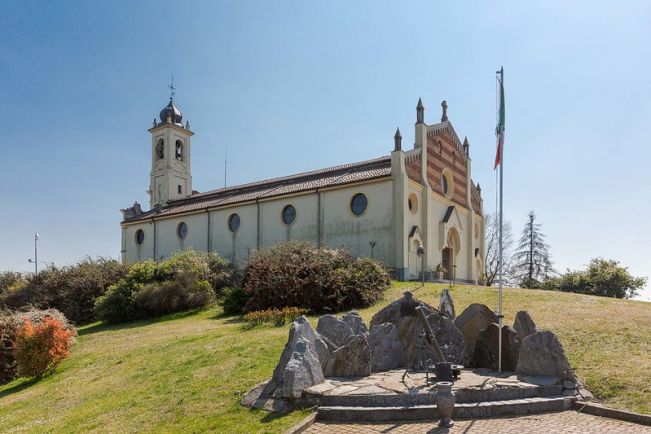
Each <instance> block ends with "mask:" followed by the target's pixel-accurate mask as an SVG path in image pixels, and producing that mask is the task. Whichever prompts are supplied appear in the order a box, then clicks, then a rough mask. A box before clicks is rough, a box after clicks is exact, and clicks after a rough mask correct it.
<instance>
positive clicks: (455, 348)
mask: <svg viewBox="0 0 651 434" xmlns="http://www.w3.org/2000/svg"><path fill="white" fill-rule="evenodd" d="M427 322H428V323H429V325H430V327H432V331H433V332H434V336H435V337H436V341H437V342H438V344H439V347H440V348H441V352H442V353H443V355H444V356H445V360H446V361H447V362H450V363H453V364H455V365H464V366H468V347H467V346H466V342H465V340H464V338H463V334H462V333H461V331H460V330H459V329H458V328H457V326H455V325H454V321H452V319H450V318H449V317H447V316H445V315H443V314H442V313H439V312H433V313H431V314H429V315H427ZM431 355H432V358H431V359H432V360H436V359H435V358H434V357H433V356H434V354H433V350H432V354H431Z"/></svg>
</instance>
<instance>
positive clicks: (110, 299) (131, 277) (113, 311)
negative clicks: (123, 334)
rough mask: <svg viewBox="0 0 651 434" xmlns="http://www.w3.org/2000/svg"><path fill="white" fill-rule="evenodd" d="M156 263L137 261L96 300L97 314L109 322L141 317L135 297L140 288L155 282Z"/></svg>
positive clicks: (97, 316)
mask: <svg viewBox="0 0 651 434" xmlns="http://www.w3.org/2000/svg"><path fill="white" fill-rule="evenodd" d="M155 274H156V263H155V262H154V261H143V262H136V263H135V264H133V265H132V266H131V267H130V268H129V272H128V273H127V274H126V276H124V277H123V278H122V279H120V280H119V281H118V282H117V283H116V284H114V285H112V286H111V287H110V288H109V289H108V291H106V293H105V294H104V295H103V296H101V297H98V298H97V299H96V300H95V316H96V318H98V319H101V320H104V321H107V322H113V323H116V322H123V321H129V320H133V319H137V318H138V317H139V314H138V311H137V309H136V304H135V297H136V294H137V293H138V290H140V289H141V288H143V287H144V286H145V285H147V284H149V283H151V282H154V276H155Z"/></svg>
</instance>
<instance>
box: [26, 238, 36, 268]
mask: <svg viewBox="0 0 651 434" xmlns="http://www.w3.org/2000/svg"><path fill="white" fill-rule="evenodd" d="M27 262H29V263H32V264H34V274H38V233H35V234H34V260H32V259H31V258H30V259H28V260H27Z"/></svg>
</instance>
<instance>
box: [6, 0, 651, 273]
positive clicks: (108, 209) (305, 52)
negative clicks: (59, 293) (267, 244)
mask: <svg viewBox="0 0 651 434" xmlns="http://www.w3.org/2000/svg"><path fill="white" fill-rule="evenodd" d="M489 3H490V4H489ZM650 22H651V3H649V2H648V1H638V2H635V1H630V2H595V1H581V2H579V1H573V2H567V1H547V2H522V1H510V2H499V1H496V2H459V1H437V2H432V1H423V2H408V1H403V2H387V1H355V2H351V1H336V2H334V1H333V2H306V1H299V0H296V1H274V2H267V1H257V2H249V1H237V2H235V1H228V2H212V1H210V2H209V1H206V2H199V1H196V2H179V1H177V2H166V1H156V2H145V1H140V2H128V1H111V2H38V3H37V2H30V1H23V0H21V1H8V2H4V3H3V13H2V16H1V17H0V24H1V28H2V29H3V37H2V39H1V40H0V66H1V67H0V83H1V85H0V101H1V104H0V118H1V119H2V125H3V127H2V145H1V149H2V159H1V161H2V166H1V169H0V194H1V195H2V198H3V201H2V212H0V269H14V270H28V269H31V267H30V266H29V264H28V263H27V258H28V257H30V256H31V255H32V248H33V240H32V237H33V235H32V234H33V233H34V232H35V231H38V232H39V233H40V236H41V239H40V259H42V260H45V261H47V262H55V263H57V264H66V263H70V262H72V261H76V260H77V259H79V258H81V257H83V256H84V255H91V256H95V255H105V256H112V257H118V256H119V251H120V229H119V222H120V217H121V216H120V213H119V211H118V210H119V209H120V208H124V207H126V206H129V205H131V204H132V203H133V201H134V200H138V201H140V202H141V203H147V197H146V194H145V190H146V189H147V186H148V181H149V179H148V176H149V164H150V161H149V155H150V154H149V152H150V148H149V147H150V137H149V133H148V132H147V128H149V127H150V125H151V122H152V118H153V117H154V115H156V114H157V113H158V112H159V111H160V109H161V108H162V107H163V106H164V105H165V104H166V103H167V100H168V89H167V85H168V84H169V80H170V75H172V74H174V77H175V84H176V87H177V98H176V101H177V103H178V105H179V107H180V108H181V109H182V111H183V113H184V117H185V119H188V120H189V121H190V123H191V126H192V129H193V130H194V131H195V132H196V135H195V137H194V142H193V145H194V146H193V176H194V188H195V189H197V190H207V189H212V188H216V187H219V186H221V185H222V184H223V158H224V149H225V147H226V146H228V154H229V175H228V178H229V179H228V181H229V184H234V183H240V182H246V181H252V180H256V179H263V178H267V177H273V176H280V175H286V174H290V173H294V172H299V171H303V170H308V169H314V168H319V167H324V166H329V165H335V164H340V163H346V162H352V161H356V160H363V159H367V158H373V157H377V156H381V155H386V154H388V153H389V152H390V150H391V148H392V142H393V139H392V137H393V133H394V131H395V128H396V126H399V127H400V129H401V131H402V132H403V136H404V141H403V142H406V143H407V145H410V144H411V143H413V124H414V121H415V109H414V107H415V105H416V101H417V100H418V97H422V98H423V101H424V103H425V106H426V112H425V116H426V122H428V123H434V122H435V121H436V120H437V119H438V118H439V117H440V106H439V104H440V101H441V100H442V99H447V101H448V105H449V116H450V120H451V121H452V122H453V124H454V126H455V128H456V130H457V132H458V133H459V134H460V135H461V136H462V137H463V136H464V135H467V136H468V138H469V140H470V143H471V158H472V163H473V177H474V179H475V180H476V181H479V182H480V183H481V185H482V187H483V195H484V205H485V209H486V210H487V211H492V210H493V209H494V186H495V178H494V172H493V171H492V160H493V154H494V146H495V145H494V143H495V139H494V128H495V81H494V75H495V74H494V73H495V70H496V69H498V68H499V66H500V65H504V68H505V79H506V80H505V81H506V97H507V121H506V131H507V133H506V156H505V164H506V171H505V175H506V178H505V179H506V181H505V182H506V188H505V201H506V202H505V207H506V208H505V212H506V217H507V219H508V220H510V221H511V222H512V224H513V226H514V229H516V232H518V233H519V230H520V227H521V225H522V224H523V223H524V221H525V218H526V214H527V212H528V211H529V210H530V209H533V210H535V211H536V213H537V214H538V216H539V219H540V222H541V223H543V229H544V232H545V233H546V234H547V237H548V241H549V243H550V245H551V247H552V253H553V259H554V262H555V264H556V266H557V268H558V269H560V270H563V269H565V268H566V267H572V268H575V267H581V266H583V265H584V264H585V263H587V262H588V260H589V259H590V258H592V257H595V256H604V257H607V258H614V259H618V260H620V261H622V262H623V263H624V264H625V265H628V266H629V267H630V269H631V271H633V272H634V273H635V274H638V275H651V266H650V264H651V253H650V252H651V246H650V244H651V235H650V231H649V225H650V223H649V216H651V200H650V199H649V196H650V193H651V191H650V190H651V189H650V188H649V187H650V184H651V183H650V181H649V172H650V170H651V149H650V148H651V143H650V141H649V132H650V131H649V130H650V126H651V121H650V120H651V79H650V78H649V77H650V76H649V70H650V69H651V44H650V41H651V26H649V23H650Z"/></svg>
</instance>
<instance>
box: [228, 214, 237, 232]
mask: <svg viewBox="0 0 651 434" xmlns="http://www.w3.org/2000/svg"><path fill="white" fill-rule="evenodd" d="M239 228H240V216H239V215H237V214H231V216H230V217H229V218H228V229H230V230H231V232H237V230H238V229H239Z"/></svg>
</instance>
